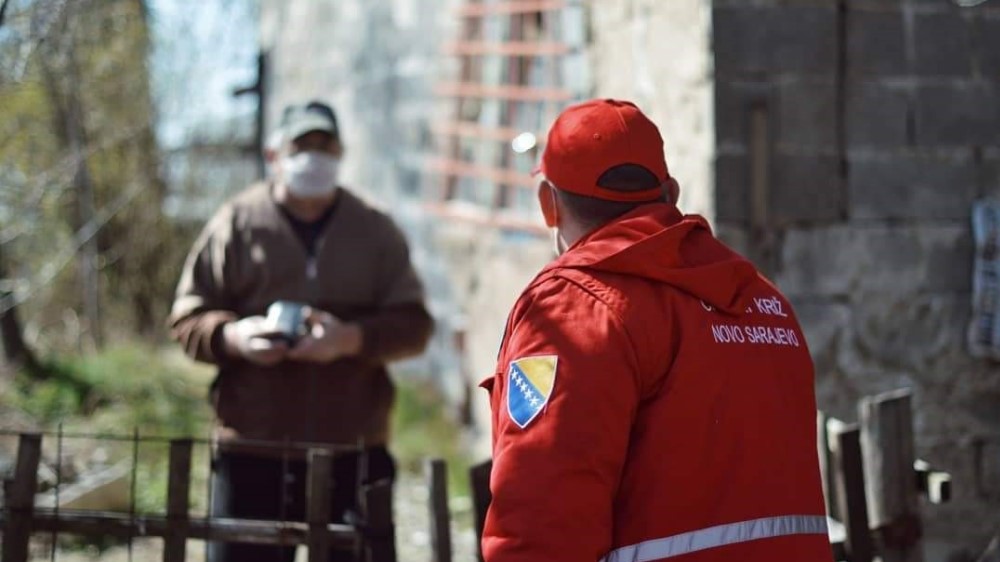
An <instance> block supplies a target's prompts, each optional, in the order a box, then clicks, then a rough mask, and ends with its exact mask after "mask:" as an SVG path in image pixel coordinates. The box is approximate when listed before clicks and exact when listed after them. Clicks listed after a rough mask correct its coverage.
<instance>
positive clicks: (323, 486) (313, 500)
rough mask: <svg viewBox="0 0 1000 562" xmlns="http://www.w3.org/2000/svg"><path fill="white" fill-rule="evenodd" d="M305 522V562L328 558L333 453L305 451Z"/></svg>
mask: <svg viewBox="0 0 1000 562" xmlns="http://www.w3.org/2000/svg"><path fill="white" fill-rule="evenodd" d="M306 486H307V488H306V512H307V513H306V523H308V525H309V539H308V543H309V562H327V560H329V558H330V536H329V534H328V533H327V532H326V527H327V525H329V524H330V497H331V491H332V489H333V456H332V455H331V454H330V453H329V452H327V451H322V450H315V449H314V450H311V451H309V474H308V476H307V478H306Z"/></svg>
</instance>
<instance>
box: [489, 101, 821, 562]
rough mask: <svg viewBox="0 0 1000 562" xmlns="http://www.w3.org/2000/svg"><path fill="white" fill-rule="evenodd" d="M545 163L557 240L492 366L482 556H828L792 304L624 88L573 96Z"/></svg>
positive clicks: (616, 561) (806, 362)
mask: <svg viewBox="0 0 1000 562" xmlns="http://www.w3.org/2000/svg"><path fill="white" fill-rule="evenodd" d="M540 172H541V174H542V176H541V182H540V186H539V188H538V198H539V202H540V203H541V207H542V212H543V214H544V216H545V219H546V222H547V224H548V225H549V226H550V227H551V228H553V229H554V233H555V240H556V247H557V250H558V252H559V253H560V254H561V255H560V257H559V258H558V259H556V260H555V261H554V262H553V263H551V264H550V265H549V266H548V267H546V268H545V269H544V270H543V271H542V272H541V273H540V274H539V275H538V277H537V278H536V279H535V280H534V281H533V282H532V283H531V284H530V285H529V286H528V288H527V289H526V290H525V292H524V293H523V294H522V296H521V298H520V299H519V300H518V302H517V304H516V305H515V306H514V310H513V312H512V313H511V316H510V320H509V321H508V325H507V331H506V336H505V338H504V341H503V344H502V348H501V351H500V361H499V364H498V366H497V369H496V374H495V376H494V377H493V378H492V379H489V380H487V381H486V382H484V386H485V387H486V388H488V389H490V392H491V402H492V406H493V430H494V447H493V454H494V455H493V462H494V464H493V473H492V475H491V490H492V493H493V501H492V504H491V505H490V510H489V513H488V515H487V520H486V527H485V531H484V538H483V551H484V554H485V558H486V560H487V562H515V561H516V562H528V561H538V560H561V561H562V560H565V561H580V562H583V561H587V562H594V561H596V560H603V561H607V562H620V561H635V560H641V561H653V560H668V559H669V560H673V559H677V560H678V562H680V561H684V562H709V561H720V562H721V561H737V560H738V561H761V562H763V561H775V560H794V561H796V562H818V561H830V560H831V559H832V555H831V549H830V544H829V541H828V538H827V529H826V518H825V516H824V505H823V495H822V491H821V488H820V477H819V466H818V460H817V455H816V444H815V439H816V430H815V415H816V414H815V409H816V405H815V397H814V392H813V365H812V360H811V359H810V356H809V351H808V350H807V349H806V344H805V339H804V337H803V335H802V330H801V329H800V327H799V325H798V322H797V321H796V320H795V316H794V314H793V313H792V310H791V307H790V306H789V304H788V301H787V300H785V298H784V297H783V296H782V295H781V294H780V293H779V292H778V290H777V289H776V288H775V287H774V286H773V285H771V284H770V283H769V282H768V281H767V280H766V279H764V278H763V277H762V276H761V275H760V274H759V273H758V272H757V271H756V270H755V269H754V267H753V266H752V265H751V264H750V263H749V262H747V261H746V260H745V259H743V258H741V257H740V256H738V255H737V254H735V253H734V252H733V251H732V250H730V249H729V248H727V247H726V246H725V245H723V244H722V243H721V242H719V241H718V240H716V239H715V238H714V237H713V236H712V232H711V230H710V229H709V227H708V224H707V223H706V222H705V220H704V219H702V218H701V217H697V216H683V215H681V213H680V212H679V211H678V210H677V207H676V206H675V203H676V201H677V196H678V191H679V188H678V185H677V183H676V182H675V181H674V180H673V179H672V178H671V177H670V175H669V173H668V170H667V165H666V162H665V160H664V158H663V140H662V139H661V137H660V133H659V131H658V130H657V128H656V126H655V125H654V124H653V123H652V122H651V121H649V119H647V118H646V116H645V115H643V114H642V112H640V111H639V109H637V108H636V106H634V105H632V104H631V103H628V102H621V101H615V100H597V101H592V102H588V103H584V104H580V105H577V106H573V107H571V108H569V109H567V110H566V111H565V112H564V113H563V114H562V115H561V116H560V117H559V118H558V119H557V120H556V122H555V124H554V125H553V127H552V130H551V131H550V133H549V138H548V143H547V144H546V146H545V151H544V153H543V156H542V165H541V168H540Z"/></svg>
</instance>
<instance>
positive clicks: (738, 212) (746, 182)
mask: <svg viewBox="0 0 1000 562" xmlns="http://www.w3.org/2000/svg"><path fill="white" fill-rule="evenodd" d="M749 193H750V163H749V160H748V159H747V157H746V156H744V155H728V154H720V155H719V156H717V157H716V159H715V216H716V218H718V220H720V221H725V222H732V223H739V224H747V222H748V220H749V217H750V211H749V209H750V197H749Z"/></svg>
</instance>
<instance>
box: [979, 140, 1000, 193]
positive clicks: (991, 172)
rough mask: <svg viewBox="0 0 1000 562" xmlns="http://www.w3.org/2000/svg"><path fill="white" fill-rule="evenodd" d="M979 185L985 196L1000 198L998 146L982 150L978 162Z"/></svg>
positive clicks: (999, 156)
mask: <svg viewBox="0 0 1000 562" xmlns="http://www.w3.org/2000/svg"><path fill="white" fill-rule="evenodd" d="M979 185H980V187H981V189H982V190H983V195H984V196H986V197H996V198H998V199H1000V148H994V149H988V150H985V151H983V159H982V161H981V162H980V163H979Z"/></svg>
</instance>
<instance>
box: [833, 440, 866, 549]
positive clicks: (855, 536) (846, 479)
mask: <svg viewBox="0 0 1000 562" xmlns="http://www.w3.org/2000/svg"><path fill="white" fill-rule="evenodd" d="M831 439H832V441H833V451H832V453H833V455H832V457H833V458H832V463H831V468H832V473H833V475H834V485H835V486H834V495H833V498H834V499H833V502H832V503H834V504H835V505H836V506H837V513H839V514H840V521H842V522H843V524H844V528H845V531H846V533H845V537H844V551H845V554H846V559H847V560H848V561H849V562H871V560H872V557H873V556H874V554H875V545H874V543H873V542H872V534H871V529H870V527H869V526H868V505H867V500H866V494H865V480H864V461H863V459H862V458H861V430H860V429H858V426H857V424H851V425H844V426H843V427H842V428H840V429H839V430H837V431H836V432H834V433H833V435H832V436H831Z"/></svg>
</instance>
